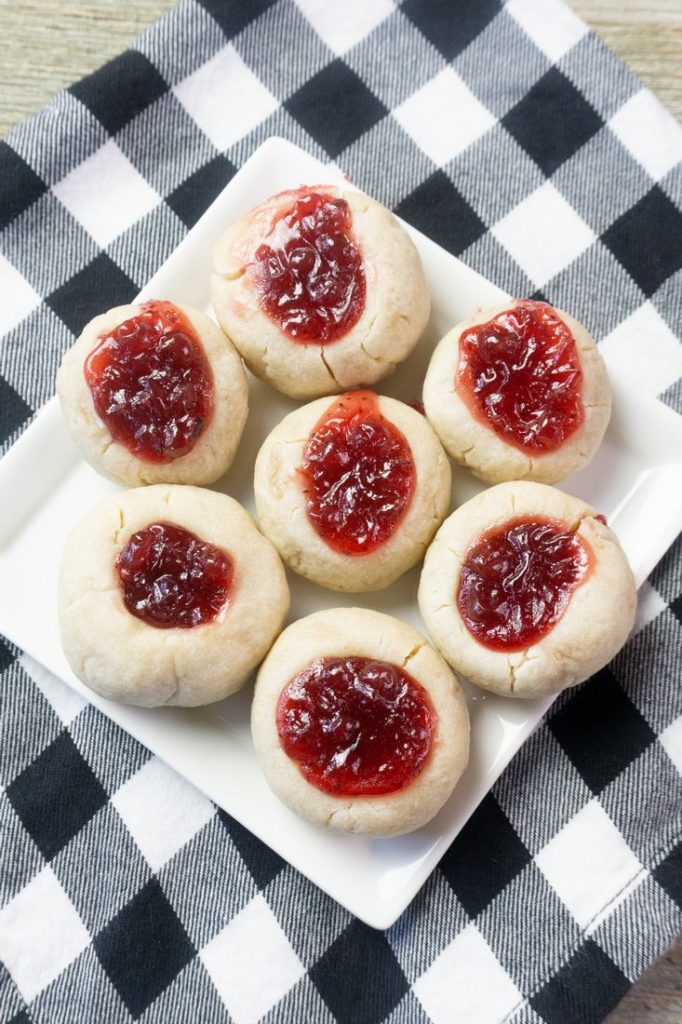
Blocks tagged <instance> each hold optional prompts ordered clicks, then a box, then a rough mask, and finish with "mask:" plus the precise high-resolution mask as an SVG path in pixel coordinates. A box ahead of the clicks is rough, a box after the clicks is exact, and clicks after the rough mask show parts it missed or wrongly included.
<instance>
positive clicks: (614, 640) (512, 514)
mask: <svg viewBox="0 0 682 1024" xmlns="http://www.w3.org/2000/svg"><path fill="white" fill-rule="evenodd" d="M597 514H598V513H597V512H596V511H595V510H594V509H593V508H591V507H590V506H589V505H586V504H585V502H583V501H581V500H580V499H578V498H573V497H571V496H570V495H568V494H564V493H563V492H562V491H558V490H555V489H554V488H553V487H548V486H546V485H543V484H536V483H529V482H524V481H515V482H513V483H505V484H499V485H498V486H496V487H491V488H490V489H489V490H486V491H483V492H482V493H481V494H479V495H477V496H476V497H475V498H472V499H471V500H470V501H468V502H466V503H465V504H464V505H462V506H461V507H460V508H458V509H457V511H456V512H454V513H453V514H452V515H451V516H450V517H449V518H448V519H446V521H445V522H444V523H443V525H442V527H441V528H440V530H439V531H438V533H437V534H436V537H435V539H434V541H433V544H432V545H431V547H430V548H429V550H428V552H427V554H426V558H425V559H424V569H423V571H422V575H421V580H420V583H419V609H420V611H421V614H422V618H423V619H424V622H425V623H426V627H427V629H428V631H429V634H430V636H431V638H432V640H433V642H434V643H435V645H436V646H437V647H438V649H439V650H440V651H441V652H442V654H443V655H444V656H445V658H447V660H448V661H449V663H450V664H451V665H452V667H453V668H454V669H455V671H456V672H458V673H460V674H461V675H463V676H465V677H466V678H468V679H470V680H471V681H472V682H473V683H476V684H477V685H478V686H480V687H482V688H483V689H485V690H492V691H493V692H495V693H499V694H501V695H502V696H504V697H539V696H542V695H544V694H550V693H558V692H559V691H560V690H564V689H566V688H567V687H569V686H576V685H577V684H578V683H581V682H583V681H584V680H585V679H587V678H588V677H589V676H591V675H593V674H594V673H595V672H598V671H599V669H601V668H603V667H604V666H605V665H606V664H607V663H608V662H609V661H611V659H612V658H613V657H614V656H615V655H616V654H617V653H618V651H619V650H620V649H621V647H622V646H623V644H624V643H625V641H626V639H627V637H628V634H629V633H630V630H631V629H632V626H633V624H634V618H635V609H636V603H637V593H636V588H635V581H634V577H633V575H632V570H631V568H630V565H629V563H628V561H627V558H626V556H625V553H624V552H623V549H622V548H621V546H620V544H619V543H618V539H617V538H616V536H615V534H614V533H613V531H612V530H610V529H609V527H608V526H605V525H604V523H602V522H601V521H600V520H599V519H597V518H596V516H597ZM519 516H541V517H546V518H549V519H554V520H557V521H558V522H560V523H565V524H566V527H567V528H568V529H570V530H574V531H575V532H576V533H577V536H578V537H579V538H580V539H581V540H582V541H583V542H584V543H585V544H586V546H587V547H588V548H589V549H590V550H591V552H592V554H593V558H594V562H593V565H592V568H591V571H590V572H589V573H588V575H587V577H586V578H585V580H584V581H583V582H582V583H581V584H580V585H579V586H578V587H577V588H576V589H575V590H574V591H573V593H572V595H571V597H570V600H569V602H568V605H567V606H566V609H565V611H564V613H563V615H562V616H561V618H560V619H559V621H558V622H557V623H556V625H555V626H554V627H553V628H552V629H551V630H550V632H549V633H547V634H546V635H545V636H544V637H543V638H542V639H541V640H540V641H538V643H536V644H532V645H530V646H529V647H527V648H526V649H524V650H522V651H516V652H514V653H506V652H504V651H495V650H491V649H490V648H488V647H486V646H484V645H483V644H481V643H479V642H478V640H476V639H475V638H474V637H473V636H472V634H471V633H470V632H469V630H468V629H467V627H466V625H465V624H464V621H463V619H462V617H461V615H460V613H459V609H458V607H457V593H458V590H459V582H460V575H461V570H462V565H463V562H464V560H465V557H466V554H467V552H468V551H469V549H470V548H471V546H472V545H473V544H475V543H476V542H477V540H478V539H479V538H480V536H481V534H482V533H483V532H484V531H486V530H489V529H491V528H494V527H497V526H502V525H503V524H504V523H506V522H508V521H509V520H510V519H514V518H516V517H519Z"/></svg>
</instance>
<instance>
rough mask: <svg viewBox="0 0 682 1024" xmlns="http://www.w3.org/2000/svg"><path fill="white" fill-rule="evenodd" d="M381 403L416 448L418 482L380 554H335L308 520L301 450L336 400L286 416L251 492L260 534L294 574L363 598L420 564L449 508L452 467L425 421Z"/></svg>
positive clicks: (269, 441) (263, 454)
mask: <svg viewBox="0 0 682 1024" xmlns="http://www.w3.org/2000/svg"><path fill="white" fill-rule="evenodd" d="M377 399H378V404H379V412H380V413H381V414H382V415H383V416H384V417H385V418H386V419H387V420H389V421H390V422H391V423H392V424H394V426H395V427H397V428H398V430H399V431H401V433H402V434H403V435H404V437H405V439H406V441H407V443H408V445H409V447H410V449H411V452H412V457H413V460H414V466H415V473H416V484H415V489H414V492H413V494H412V498H411V501H410V503H409V505H408V507H407V511H406V512H405V515H404V517H403V519H402V520H401V521H400V522H399V523H398V524H397V526H396V528H395V531H394V532H393V534H392V535H391V536H390V537H389V538H388V539H387V540H386V542H385V543H384V544H382V545H381V547H379V548H377V549H376V550H375V551H372V552H370V553H368V554H363V555H346V554H342V553H340V552H338V551H335V550H334V549H333V548H331V547H330V546H329V545H328V544H327V543H326V541H325V540H324V539H323V538H322V537H321V536H320V535H319V533H318V532H317V531H316V530H315V529H314V527H313V525H312V523H311V522H310V519H309V518H308V513H307V498H306V494H305V491H304V481H303V480H302V479H301V474H300V472H299V470H300V469H301V467H302V466H303V455H304V449H305V446H306V443H307V441H308V438H309V437H310V435H311V433H312V432H313V430H314V428H315V427H316V426H317V424H318V422H319V421H320V420H321V419H322V418H323V417H324V415H325V413H327V411H328V410H329V409H330V408H331V407H332V406H333V405H335V404H336V402H337V401H338V399H337V398H332V399H329V398H320V399H318V400H317V401H316V402H310V403H309V404H308V405H305V406H303V407H302V408H300V409H296V410H295V411H294V412H292V413H290V414H289V415H288V416H286V417H285V418H284V419H283V420H282V422H281V423H280V424H279V425H278V426H277V427H275V429H274V430H273V431H272V432H271V433H270V434H269V435H268V437H267V438H266V439H265V442H264V443H263V445H262V447H261V449H260V452H259V453H258V458H257V459H256V468H255V477H254V489H255V495H256V509H257V515H258V521H259V523H260V527H261V529H262V530H263V532H264V534H265V535H266V537H268V538H269V539H270V540H271V541H272V543H273V544H274V545H275V547H276V548H277V550H278V551H279V553H280V555H281V557H282V558H283V559H284V561H285V562H286V564H287V565H288V566H289V567H290V568H291V569H293V570H294V571H295V572H297V573H299V575H301V576H305V577H306V578H307V579H309V580H312V581H313V582H314V583H318V584H319V585H320V586H322V587H327V588H328V589H329V590H337V591H342V592H346V593H358V592H360V591H365V592H367V591H376V590H382V589H383V588H384V587H387V586H388V585H389V584H390V583H393V581H394V580H396V579H398V577H399V576H401V575H402V574H403V573H404V572H406V571H407V570H408V569H410V568H411V567H412V566H413V565H415V564H416V563H417V562H418V561H419V559H420V558H422V556H423V554H424V552H425V550H426V548H427V546H428V544H429V543H430V542H431V539H432V538H433V535H434V533H435V532H436V530H437V529H438V527H439V526H440V524H441V523H442V521H443V518H444V517H445V515H446V514H447V511H448V508H449V506H450V489H451V471H450V464H449V462H448V460H447V457H446V455H445V452H444V451H443V449H442V447H441V445H440V442H439V441H438V438H437V437H436V435H435V433H434V431H433V430H432V428H431V427H430V426H429V424H428V422H427V420H426V419H425V418H424V417H423V416H422V415H421V414H420V413H418V412H415V410H414V409H411V408H410V407H409V406H408V405H404V404H403V403H402V402H398V401H396V400H395V399H393V398H386V397H385V396H383V395H381V396H377Z"/></svg>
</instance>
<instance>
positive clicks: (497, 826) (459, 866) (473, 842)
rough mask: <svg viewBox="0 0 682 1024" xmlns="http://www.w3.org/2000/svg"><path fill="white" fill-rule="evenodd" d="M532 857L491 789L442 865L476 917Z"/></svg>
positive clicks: (441, 868)
mask: <svg viewBox="0 0 682 1024" xmlns="http://www.w3.org/2000/svg"><path fill="white" fill-rule="evenodd" d="M530 860H531V856H530V853H529V852H528V850H527V849H526V847H525V846H524V845H523V843H522V842H521V840H520V839H519V837H518V835H517V834H516V831H515V830H514V827H513V825H512V824H511V823H510V821H509V820H508V818H507V817H506V816H505V815H504V813H503V811H502V809H501V807H500V805H499V804H498V802H497V800H496V799H495V797H494V796H493V795H492V794H491V793H489V794H488V795H487V796H486V797H485V799H484V800H483V802H482V803H481V804H479V806H478V808H477V809H476V810H475V811H474V813H473V814H472V816H471V817H470V818H469V820H468V822H467V823H466V825H465V826H464V828H463V829H462V831H461V832H460V833H459V835H458V836H457V838H456V839H455V841H454V843H453V844H452V846H451V847H450V849H449V850H448V852H447V853H446V854H445V856H444V857H443V859H442V860H441V862H440V865H439V866H440V870H441V871H442V872H443V874H444V875H445V877H446V878H447V880H448V882H449V883H450V885H451V886H452V889H453V891H454V893H455V895H456V896H457V898H458V900H459V901H460V903H461V904H462V906H463V907H464V909H465V910H466V912H467V914H468V915H469V917H476V915H477V914H479V913H480V912H481V911H482V910H484V909H485V907H487V906H488V904H489V903H490V902H491V901H492V900H494V899H495V897H496V896H497V895H498V894H499V893H501V892H502V890H503V889H504V888H505V886H507V885H508V884H509V882H511V880H512V878H515V877H516V875H518V874H519V872H520V871H522V870H523V868H524V867H525V866H526V864H528V863H529V862H530Z"/></svg>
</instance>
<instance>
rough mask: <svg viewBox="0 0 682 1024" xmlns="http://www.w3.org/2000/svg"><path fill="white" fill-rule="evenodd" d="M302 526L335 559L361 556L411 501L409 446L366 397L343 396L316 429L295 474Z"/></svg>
mask: <svg viewBox="0 0 682 1024" xmlns="http://www.w3.org/2000/svg"><path fill="white" fill-rule="evenodd" d="M299 472H300V475H301V479H302V483H303V488H304V490H305V494H306V508H307V513H308V519H309V520H310V522H311V523H312V526H313V528H314V529H315V530H316V531H317V533H318V534H319V536H320V537H321V538H322V539H323V540H324V541H325V542H326V543H327V544H329V546H330V547H331V548H333V549H334V550H335V551H338V552H340V553H341V554H343V555H367V554H370V552H372V551H376V550H377V548H379V547H380V546H381V545H382V544H385V543H386V541H387V540H388V539H389V538H390V537H391V536H392V535H393V532H394V531H395V529H396V527H397V526H398V524H399V523H400V522H401V520H402V518H403V516H404V515H405V513H406V512H407V509H408V507H409V504H410V501H411V500H412V495H413V493H414V488H415V481H416V472H415V467H414V460H413V458H412V452H411V450H410V446H409V444H408V443H407V440H406V438H405V437H404V435H403V434H402V433H401V432H400V431H399V430H398V428H397V427H396V426H395V425H394V424H393V423H390V422H389V420H387V419H386V417H385V416H382V414H381V412H380V410H379V402H378V399H377V396H376V395H375V394H374V392H372V391H350V392H348V394H346V395H343V397H342V398H340V399H339V400H338V402H335V403H334V404H333V405H332V406H331V408H330V409H329V411H328V412H327V413H325V415H324V417H323V418H322V419H321V420H320V422H319V423H318V424H317V426H316V427H315V429H314V430H313V432H312V434H311V435H310V437H309V438H308V441H307V442H306V445H305V448H304V449H303V467H302V468H301V469H300V470H299Z"/></svg>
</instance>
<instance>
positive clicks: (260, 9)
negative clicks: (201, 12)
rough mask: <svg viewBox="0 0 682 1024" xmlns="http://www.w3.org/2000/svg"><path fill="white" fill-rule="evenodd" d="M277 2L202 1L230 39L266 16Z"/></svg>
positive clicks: (270, 0) (260, 0) (268, 0)
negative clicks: (262, 16)
mask: <svg viewBox="0 0 682 1024" xmlns="http://www.w3.org/2000/svg"><path fill="white" fill-rule="evenodd" d="M275 2H276V0H247V2H244V0H200V3H201V6H202V7H204V8H205V9H206V10H207V11H208V13H209V14H210V15H211V17H212V18H213V19H214V20H215V21H217V22H218V24H219V25H220V27H221V29H222V30H223V32H224V33H225V35H226V36H227V38H228V39H231V38H232V37H233V36H236V35H237V33H239V32H241V30H242V29H243V28H246V26H247V25H250V24H251V22H252V21H255V20H256V18H260V16H261V14H265V12H266V11H267V10H268V8H269V7H272V5H273V4H274V3H275Z"/></svg>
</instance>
